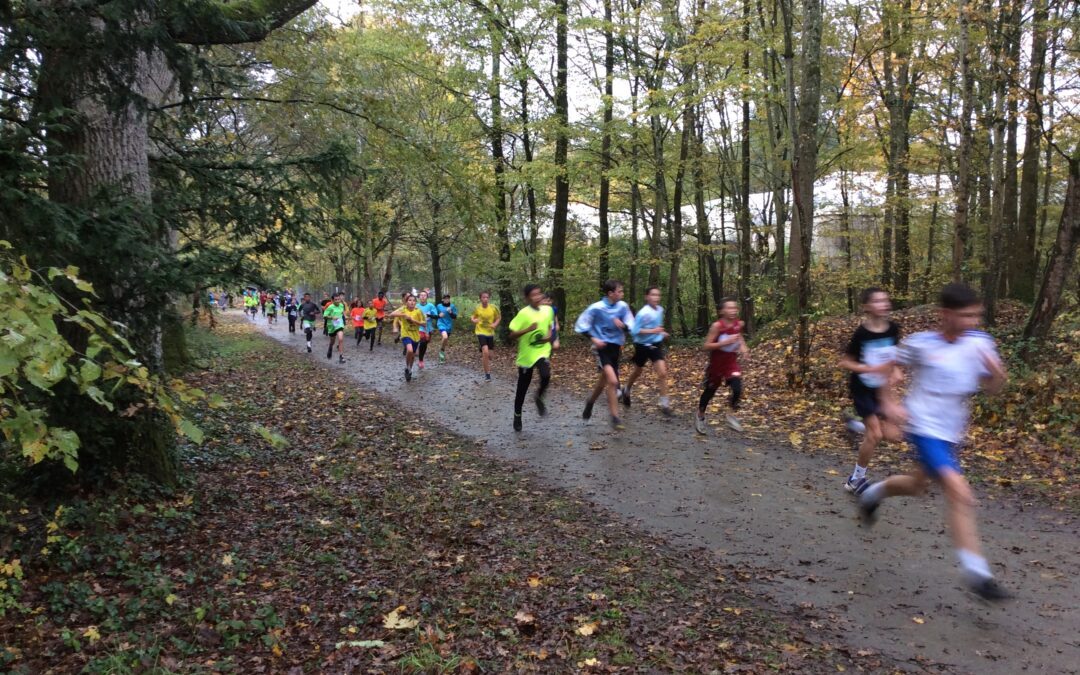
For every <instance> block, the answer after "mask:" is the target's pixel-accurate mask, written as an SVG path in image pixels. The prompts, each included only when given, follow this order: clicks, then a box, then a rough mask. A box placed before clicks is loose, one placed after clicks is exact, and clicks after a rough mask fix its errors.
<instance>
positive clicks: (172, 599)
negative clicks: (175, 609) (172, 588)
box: [165, 593, 177, 607]
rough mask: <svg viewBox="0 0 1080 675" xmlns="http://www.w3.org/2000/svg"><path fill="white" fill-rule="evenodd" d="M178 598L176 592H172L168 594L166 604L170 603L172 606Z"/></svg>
mask: <svg viewBox="0 0 1080 675" xmlns="http://www.w3.org/2000/svg"><path fill="white" fill-rule="evenodd" d="M176 600H177V598H176V596H175V595H174V594H172V593H169V594H168V595H166V596H165V604H166V605H169V606H170V607H171V606H172V604H173V603H174V602H176Z"/></svg>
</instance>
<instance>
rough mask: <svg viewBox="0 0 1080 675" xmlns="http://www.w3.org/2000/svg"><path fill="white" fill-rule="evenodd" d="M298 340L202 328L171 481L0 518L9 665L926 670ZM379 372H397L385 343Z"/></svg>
mask: <svg viewBox="0 0 1080 675" xmlns="http://www.w3.org/2000/svg"><path fill="white" fill-rule="evenodd" d="M280 332H281V331H279V333H278V334H276V335H275V337H279V338H283V337H285V336H282V335H280ZM293 338H295V336H293ZM299 345H300V342H299V341H298V340H296V339H292V340H287V344H286V345H285V346H279V345H277V344H275V343H274V342H273V341H270V340H267V339H266V338H265V337H261V336H258V335H257V334H256V331H255V329H254V328H253V327H252V326H251V325H250V324H247V323H245V322H243V321H242V320H240V319H239V314H238V313H237V314H236V315H235V316H232V317H226V318H225V321H224V322H223V323H222V324H220V326H219V329H218V331H217V332H216V334H208V333H206V332H205V331H202V330H198V331H195V332H193V333H192V338H191V347H192V349H193V350H194V351H195V352H196V353H197V354H199V356H200V359H201V360H202V362H203V364H204V365H205V368H203V369H200V370H197V371H194V372H192V373H191V374H190V375H188V376H187V377H186V378H185V380H186V381H187V382H188V384H190V385H192V386H196V387H200V388H201V389H203V390H204V391H205V392H206V393H207V394H209V395H210V396H212V397H215V398H216V396H220V397H221V398H220V400H219V402H218V403H217V404H215V405H209V404H200V405H197V406H195V407H194V409H193V410H192V413H191V417H192V419H193V420H194V421H195V422H196V423H197V424H198V425H199V426H200V427H201V428H202V429H203V431H204V432H205V435H206V437H205V441H204V442H203V443H202V445H201V446H197V447H196V446H185V447H184V448H183V449H182V452H181V460H182V462H183V473H184V476H185V479H184V483H183V485H182V486H181V487H180V488H178V489H176V490H168V491H166V490H158V489H153V488H150V487H148V486H141V487H140V486H138V485H136V484H134V482H132V481H130V480H128V481H126V482H125V483H124V484H123V486H122V487H121V488H120V489H113V490H110V491H107V492H100V493H92V494H85V493H84V494H82V495H81V496H79V497H78V498H72V497H71V496H70V495H69V496H67V498H66V499H65V500H64V501H65V506H64V507H62V508H59V509H56V510H55V511H54V510H53V507H49V508H48V509H44V510H40V511H37V510H35V509H34V508H33V507H32V506H31V505H29V504H28V505H27V506H30V507H31V508H27V509H25V510H22V511H18V512H17V513H6V514H4V515H5V520H4V521H3V522H4V523H5V524H8V525H12V526H13V527H12V531H11V532H8V531H7V528H5V532H3V534H4V537H3V542H2V543H3V544H4V549H5V551H6V552H11V548H10V547H11V546H12V545H13V544H12V536H14V537H15V544H14V545H15V546H17V547H19V548H16V550H17V551H18V550H20V549H21V551H22V554H23V555H22V558H23V560H22V565H21V567H20V569H19V572H18V575H15V574H14V573H13V574H11V575H8V576H6V577H4V579H5V580H6V581H5V582H6V583H11V584H15V583H18V584H19V585H20V586H21V593H20V594H19V595H18V596H17V600H18V602H19V603H20V604H21V608H16V607H6V608H4V609H6V614H4V616H3V617H2V618H0V635H2V636H3V637H2V638H0V669H3V670H4V671H7V672H13V673H35V674H37V673H73V672H91V673H127V672H148V673H174V672H240V673H263V672H267V673H269V672H274V673H276V672H286V673H302V672H320V673H322V672H328V673H352V672H387V671H394V672H430V673H441V672H488V673H501V672H512V671H516V672H529V671H534V670H554V671H557V672H568V671H580V672H618V671H636V672H643V671H649V672H655V671H684V672H706V671H716V672H719V671H725V672H726V671H748V672H764V671H772V670H788V671H795V672H800V673H803V672H822V673H824V672H832V673H835V672H843V671H851V672H854V671H859V672H865V671H874V672H880V671H890V672H891V671H897V670H913V669H914V670H922V669H936V666H935V664H933V663H931V662H929V661H926V660H924V659H921V658H920V657H918V656H917V655H914V654H912V655H907V656H905V657H904V658H903V659H902V660H900V661H897V660H894V659H893V658H891V657H888V656H885V655H883V654H882V653H881V650H879V649H877V648H874V647H857V648H856V647H852V646H850V644H847V643H845V642H842V641H838V640H837V639H836V638H835V637H833V633H834V632H835V631H834V629H833V626H834V624H835V622H836V621H838V620H840V618H839V617H838V616H837V614H836V612H835V610H832V609H821V608H818V607H815V606H814V605H813V603H810V602H804V603H801V604H800V605H793V606H791V607H788V608H780V607H777V606H776V605H774V604H773V603H772V602H771V601H770V600H768V599H767V598H766V596H765V595H764V593H763V592H762V590H761V589H760V588H759V584H758V583H757V582H756V581H755V578H756V577H760V576H761V575H762V574H763V573H762V571H761V567H760V566H759V565H757V564H752V563H751V562H749V561H745V560H742V559H739V558H737V557H725V556H717V555H715V552H713V551H711V550H708V549H705V548H702V547H691V546H687V545H684V544H679V543H670V542H668V541H666V540H665V539H664V538H662V537H660V536H657V535H656V534H653V533H650V532H648V531H647V530H646V529H645V528H642V527H638V526H634V525H628V524H627V522H626V520H625V519H624V518H623V517H621V516H620V515H619V514H617V513H615V512H614V511H612V510H610V509H607V508H605V507H603V506H601V505H598V504H597V503H595V502H594V501H591V500H589V499H588V497H587V495H585V494H583V493H582V492H581V491H580V490H578V489H576V488H574V487H560V486H558V485H555V484H553V483H551V482H550V481H547V480H544V479H543V478H542V477H540V476H537V475H535V474H534V473H533V472H531V471H523V470H522V469H521V467H520V466H519V465H517V464H516V463H513V462H510V461H507V460H506V459H497V458H495V457H493V456H492V455H491V454H490V453H489V452H488V451H487V450H486V449H485V448H484V447H483V445H484V444H483V443H478V442H477V438H476V434H475V433H474V434H472V435H471V437H470V436H462V435H458V434H456V433H454V432H453V429H454V428H460V427H461V426H462V425H461V418H458V417H455V415H456V410H457V408H458V407H459V402H460V399H459V398H458V396H460V395H461V394H462V393H463V392H462V391H460V390H459V389H458V387H457V386H456V385H455V384H454V383H453V382H452V381H451V380H449V379H447V380H443V381H442V382H441V385H437V386H435V387H432V386H429V385H425V384H420V383H416V384H415V388H414V389H412V390H407V389H405V388H404V384H403V383H399V382H397V380H394V381H392V382H391V380H390V379H389V378H388V377H387V376H386V375H385V374H383V371H380V373H379V374H378V375H376V374H375V373H373V372H372V371H371V370H369V369H366V368H362V367H361V365H362V364H361V361H360V360H359V359H356V360H354V361H353V362H352V365H351V366H349V371H348V373H349V376H346V375H345V372H346V371H341V370H339V371H333V370H327V369H326V368H325V366H324V364H325V359H313V358H311V356H314V355H308V354H304V353H302V347H300V346H299ZM298 348H299V349H298ZM298 350H299V351H301V353H300V354H297V353H296V351H298ZM350 356H352V355H350ZM378 357H379V358H378V360H379V362H381V363H382V364H383V366H384V369H385V371H387V372H393V373H396V374H398V375H400V369H399V366H400V359H399V357H396V356H395V350H394V348H392V347H386V346H384V347H381V348H380V350H379V353H378ZM371 362H374V360H371V361H369V362H368V363H371ZM454 370H457V369H454ZM450 373H451V369H450V368H447V369H446V370H444V371H443V372H442V375H443V376H449V375H450ZM458 374H459V375H461V374H463V371H458ZM373 375H374V376H375V379H377V380H378V381H379V382H380V383H381V384H383V385H391V384H392V385H393V387H395V388H398V389H400V392H401V394H402V396H399V397H395V396H387V395H385V394H380V393H379V392H378V391H377V390H378V389H379V387H375V386H371V383H370V381H367V380H366V379H365V378H366V377H369V376H373ZM425 377H427V374H425ZM432 384H435V383H432ZM500 384H501V386H502V389H505V387H506V385H505V383H500ZM477 391H482V390H479V389H478V390H477ZM488 391H489V392H490V391H492V390H488ZM395 398H397V399H398V400H397V401H395ZM495 403H497V404H498V407H499V408H500V409H502V408H505V401H495ZM440 420H441V422H443V423H440ZM503 426H504V425H502V424H500V425H499V427H500V428H502V427H503ZM473 431H474V432H477V433H483V434H486V433H488V431H489V430H488V429H487V428H486V427H484V426H483V425H478V426H477V427H476V428H474V429H473ZM502 435H503V436H504V437H507V439H509V435H508V434H506V433H503V434H502ZM526 438H527V437H526ZM533 440H534V441H535V442H536V443H545V442H547V441H548V440H550V436H548V435H539V434H538V435H536V436H534V437H533ZM579 442H580V441H579ZM561 447H562V444H561V440H560V448H561ZM558 449H559V448H556V450H558ZM577 450H578V451H581V450H582V448H578V449H577ZM585 452H591V451H589V450H588V449H585ZM597 456H598V457H599V455H597ZM730 525H731V526H733V527H737V526H738V525H737V524H736V523H730ZM16 530H18V533H16ZM39 533H40V534H39ZM9 535H11V536H9ZM46 535H47V539H46ZM19 537H22V539H21V540H20V539H19ZM42 546H44V547H47V549H48V551H47V552H45V551H42V552H41V553H40V554H39V553H38V552H37V551H38V547H42ZM0 557H6V556H0ZM15 565H16V567H18V566H19V563H18V562H16V563H15ZM8 571H11V570H8ZM773 574H776V575H780V572H779V570H777V571H776V572H774V573H773ZM15 576H21V579H16V578H15ZM906 614H907V612H906V611H905V617H904V619H905V620H907V621H910V620H911V619H910V618H909V617H907V616H906ZM930 621H931V619H927V622H928V623H929V622H930ZM927 628H930V626H927Z"/></svg>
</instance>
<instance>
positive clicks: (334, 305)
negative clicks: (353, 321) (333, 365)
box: [323, 293, 345, 363]
mask: <svg viewBox="0 0 1080 675" xmlns="http://www.w3.org/2000/svg"><path fill="white" fill-rule="evenodd" d="M323 317H324V318H325V319H326V327H327V335H329V336H330V344H329V345H328V346H327V348H326V358H328V359H329V358H332V357H333V356H334V343H335V342H336V343H337V350H338V363H345V355H344V354H342V353H341V347H342V345H344V344H345V300H344V297H343V295H342V294H341V293H336V294H335V295H334V300H333V302H331V303H330V304H329V305H327V306H326V309H324V310H323Z"/></svg>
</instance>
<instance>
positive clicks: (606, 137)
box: [597, 0, 633, 301]
mask: <svg viewBox="0 0 1080 675" xmlns="http://www.w3.org/2000/svg"><path fill="white" fill-rule="evenodd" d="M611 1H612V0H604V102H603V103H604V128H603V131H602V134H603V135H602V137H601V139H600V267H599V270H598V272H599V273H598V274H597V277H598V278H599V284H598V286H603V285H604V282H605V281H606V280H607V279H608V277H609V276H610V275H611V272H610V265H609V263H608V238H609V236H610V230H609V225H608V203H609V201H610V199H611V121H612V119H613V118H614V105H615V99H614V82H615V74H614V71H615V38H614V35H613V29H614V27H613V26H612V23H611ZM631 301H633V298H631Z"/></svg>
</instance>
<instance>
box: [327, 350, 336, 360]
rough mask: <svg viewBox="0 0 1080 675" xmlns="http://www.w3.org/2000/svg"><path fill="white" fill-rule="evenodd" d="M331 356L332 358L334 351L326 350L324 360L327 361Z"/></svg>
mask: <svg viewBox="0 0 1080 675" xmlns="http://www.w3.org/2000/svg"><path fill="white" fill-rule="evenodd" d="M332 358H334V351H333V350H330V351H328V352H326V360H327V361H329V360H330V359H332Z"/></svg>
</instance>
